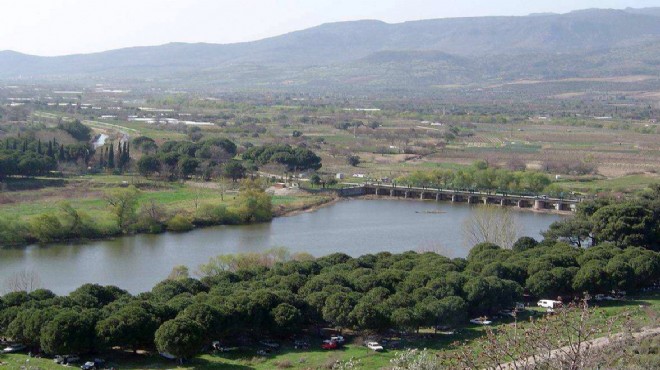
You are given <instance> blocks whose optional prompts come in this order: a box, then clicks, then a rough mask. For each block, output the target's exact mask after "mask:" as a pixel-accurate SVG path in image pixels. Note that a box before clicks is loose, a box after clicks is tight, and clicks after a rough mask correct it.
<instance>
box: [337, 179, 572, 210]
mask: <svg viewBox="0 0 660 370" xmlns="http://www.w3.org/2000/svg"><path fill="white" fill-rule="evenodd" d="M345 185H348V186H347V187H345V188H343V189H340V190H339V195H341V196H343V197H354V196H361V195H378V196H388V197H398V198H407V199H420V200H435V201H441V200H442V201H451V202H464V203H468V204H497V205H500V206H513V207H518V208H532V209H535V210H542V209H554V210H556V211H572V212H575V207H576V205H577V204H578V203H580V202H581V201H582V199H579V198H550V197H547V196H529V195H517V194H507V193H497V192H482V191H470V190H453V189H439V188H420V187H412V186H400V185H398V186H395V185H392V184H382V183H364V184H345Z"/></svg>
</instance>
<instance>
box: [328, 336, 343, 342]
mask: <svg viewBox="0 0 660 370" xmlns="http://www.w3.org/2000/svg"><path fill="white" fill-rule="evenodd" d="M330 340H334V341H335V342H337V343H339V344H344V337H343V336H341V335H334V336H332V337H330Z"/></svg>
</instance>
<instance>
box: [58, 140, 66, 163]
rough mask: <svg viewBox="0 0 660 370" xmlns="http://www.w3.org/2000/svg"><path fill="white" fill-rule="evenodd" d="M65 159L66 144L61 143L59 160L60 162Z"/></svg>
mask: <svg viewBox="0 0 660 370" xmlns="http://www.w3.org/2000/svg"><path fill="white" fill-rule="evenodd" d="M65 159H66V158H65V157H64V144H60V153H59V156H58V158H57V160H58V161H60V162H64V160H65Z"/></svg>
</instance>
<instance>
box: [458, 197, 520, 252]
mask: <svg viewBox="0 0 660 370" xmlns="http://www.w3.org/2000/svg"><path fill="white" fill-rule="evenodd" d="M463 235H464V238H465V239H464V240H465V242H466V243H467V244H468V245H470V246H471V245H475V244H478V243H484V242H489V243H493V244H496V245H499V246H500V247H502V248H509V249H510V248H512V247H513V243H515V242H516V240H518V237H519V235H520V226H519V225H518V223H517V222H516V220H515V218H514V216H513V212H512V211H511V209H510V208H507V207H500V206H496V205H484V206H481V207H477V208H476V209H475V211H474V212H472V215H471V216H470V218H468V219H467V220H466V221H465V224H464V226H463Z"/></svg>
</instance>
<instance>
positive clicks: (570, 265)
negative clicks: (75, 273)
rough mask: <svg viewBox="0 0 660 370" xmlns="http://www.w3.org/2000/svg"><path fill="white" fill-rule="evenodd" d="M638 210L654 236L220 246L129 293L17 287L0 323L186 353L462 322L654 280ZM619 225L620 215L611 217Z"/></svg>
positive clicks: (0, 303) (70, 347) (648, 196)
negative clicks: (465, 246) (577, 241)
mask: <svg viewBox="0 0 660 370" xmlns="http://www.w3.org/2000/svg"><path fill="white" fill-rule="evenodd" d="M658 190H660V187H655V188H653V189H651V190H649V191H647V192H644V193H643V194H641V195H640V196H639V197H638V198H637V199H634V200H630V201H626V202H619V203H617V202H615V201H612V202H611V204H609V205H604V204H603V203H597V202H590V203H583V204H581V205H580V207H583V208H585V209H597V210H596V211H595V212H594V213H593V215H597V214H598V213H599V212H603V213H609V212H610V211H609V210H608V208H607V207H611V206H612V205H616V206H619V207H624V208H625V207H626V206H629V204H628V205H627V203H633V202H641V203H644V202H646V203H645V204H646V205H647V206H649V207H651V206H652V207H655V208H653V211H652V212H657V211H658V209H660V208H658V207H657V206H658V204H659V203H658V201H659V200H660V191H658ZM582 212H583V213H584V212H585V211H584V210H583V211H582ZM593 215H592V217H593ZM584 217H586V216H584ZM640 217H641V218H642V219H643V220H633V219H632V218H634V216H633V217H631V220H630V223H631V224H633V225H639V224H640V223H641V224H644V228H646V229H648V230H645V231H644V232H646V233H648V235H649V236H650V237H652V238H654V239H640V238H630V239H625V238H624V239H620V238H618V237H617V235H618V234H617V233H610V232H607V233H604V234H600V236H599V237H598V239H599V240H598V244H597V245H594V246H591V247H589V248H586V249H584V248H579V247H576V246H575V245H570V244H567V243H565V242H561V241H556V240H555V239H553V238H546V239H544V240H543V241H541V242H537V241H535V240H534V239H532V238H529V237H523V238H521V239H519V240H518V241H517V242H516V243H515V244H514V246H513V248H512V249H503V248H501V247H499V246H497V245H494V244H491V243H481V244H478V245H476V246H474V248H472V250H471V251H470V254H469V255H468V257H467V258H466V259H462V258H457V259H449V258H446V257H443V256H441V255H438V254H436V253H432V252H426V253H415V252H407V253H402V254H391V253H386V252H383V253H378V254H375V255H364V256H361V257H357V258H352V257H350V256H347V255H344V254H339V253H336V254H332V255H329V256H325V257H321V258H313V257H311V256H309V255H306V254H298V255H290V254H289V253H287V252H286V250H284V249H275V250H271V251H269V252H267V253H262V254H258V253H253V254H241V255H225V256H218V257H216V258H213V259H211V260H210V261H209V262H208V263H207V264H204V265H202V266H200V268H199V271H198V273H199V275H200V276H201V278H200V279H194V278H191V277H190V276H189V272H188V269H187V268H186V267H178V268H175V269H174V270H173V272H172V274H171V276H170V277H169V278H168V279H167V280H165V281H163V282H161V283H159V284H157V285H156V286H155V287H154V288H153V289H152V290H151V291H150V292H146V293H141V294H138V295H136V296H132V295H130V294H129V293H128V292H126V291H124V290H122V289H120V288H118V287H113V286H99V285H94V284H85V285H83V286H81V287H80V288H78V289H77V290H75V291H73V292H72V293H70V294H69V295H67V296H56V295H55V294H53V293H51V292H50V291H48V290H45V289H37V290H33V291H30V292H28V291H15V292H11V293H8V294H6V295H4V296H3V297H2V299H1V300H0V307H1V308H2V309H1V311H0V331H2V333H3V334H4V335H6V336H9V337H11V338H13V339H14V340H16V341H19V342H21V343H24V344H25V345H27V346H28V347H30V348H32V349H34V350H37V349H40V350H42V351H43V352H45V353H47V354H58V353H60V354H61V353H89V352H97V351H102V350H104V349H109V348H113V347H121V348H124V349H130V350H137V349H145V350H153V349H157V350H158V351H160V352H168V353H170V354H173V355H174V356H176V357H179V358H193V357H194V356H195V355H196V354H198V353H199V350H200V348H202V347H203V346H204V345H205V344H209V342H210V340H212V339H213V340H216V339H217V340H220V341H221V342H223V343H227V344H232V345H233V344H245V343H252V342H253V341H257V340H259V339H261V338H264V337H276V338H288V337H290V336H291V335H296V334H299V333H300V332H302V331H305V330H311V329H313V328H316V329H318V328H321V327H325V326H328V325H329V326H332V327H335V328H338V329H351V330H353V331H355V332H362V333H380V332H387V331H388V330H389V329H395V330H397V331H408V332H411V331H419V330H420V329H422V328H428V327H434V326H436V325H452V326H460V325H462V324H463V323H464V322H465V321H466V320H467V319H468V318H469V317H471V316H479V315H490V314H493V313H496V312H498V311H499V310H501V309H506V308H510V307H512V306H513V305H515V303H516V302H517V301H519V300H521V299H522V295H523V293H525V292H526V293H527V294H530V295H531V296H533V297H557V296H562V297H564V300H570V299H571V297H580V296H583V294H585V292H588V293H589V294H597V293H606V292H609V291H611V290H612V289H616V290H621V289H625V290H628V291H636V290H639V289H642V288H644V287H647V286H651V285H653V284H655V283H657V281H658V279H659V278H660V253H659V252H656V251H654V250H653V249H657V244H658V239H657V236H658V229H659V225H658V220H659V218H658V217H655V218H652V221H653V222H652V223H646V222H647V221H645V220H646V219H645V216H644V215H641V216H640ZM562 222H563V221H562ZM616 227H621V225H618V224H617V223H616V222H613V225H611V226H610V228H616ZM624 228H625V227H624ZM634 229H635V230H637V231H639V232H642V231H641V230H640V229H639V228H638V227H635V228H634ZM608 235H609V236H608ZM647 242H648V243H647ZM468 315H471V316H468ZM182 333H185V335H183V334H182Z"/></svg>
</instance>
